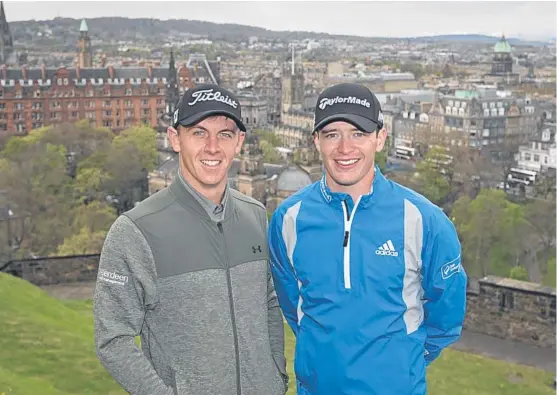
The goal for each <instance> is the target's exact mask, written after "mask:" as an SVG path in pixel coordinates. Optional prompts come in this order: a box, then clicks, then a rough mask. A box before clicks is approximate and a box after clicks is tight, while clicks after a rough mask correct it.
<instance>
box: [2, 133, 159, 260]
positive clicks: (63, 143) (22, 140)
mask: <svg viewBox="0 0 557 395" xmlns="http://www.w3.org/2000/svg"><path fill="white" fill-rule="evenodd" d="M156 161H157V151H156V141H155V132H154V131H153V130H152V129H150V128H146V127H135V128H129V129H127V130H125V131H124V132H122V134H121V135H119V136H117V137H114V135H113V134H112V132H111V131H109V130H107V129H103V128H100V129H97V128H93V127H91V126H90V125H89V124H88V123H87V122H78V123H77V124H75V125H70V124H63V125H57V126H50V127H45V128H41V129H37V130H33V131H31V132H30V133H29V134H28V135H27V136H24V137H12V138H10V139H9V140H8V142H7V143H6V146H5V147H4V149H3V150H2V152H1V154H0V190H3V191H5V194H6V199H7V200H8V201H10V202H15V203H17V206H18V209H19V210H21V212H24V213H25V214H27V215H28V216H29V218H28V221H27V223H26V225H25V228H24V229H25V232H24V237H23V240H22V245H21V248H20V250H19V251H18V254H19V255H20V256H29V255H30V254H32V255H39V256H48V255H51V254H56V253H60V251H62V252H68V251H73V252H78V251H85V250H86V251H93V252H99V251H100V250H95V248H97V247H99V245H102V243H101V244H99V243H100V240H102V239H103V237H104V234H105V233H106V231H107V230H108V228H109V227H110V225H111V223H112V222H113V221H114V220H115V219H116V215H117V211H116V210H115V209H114V208H113V207H110V206H109V205H108V204H107V203H106V201H107V198H108V197H109V196H111V195H112V196H113V198H114V199H115V200H116V201H118V202H119V205H118V209H119V211H121V210H125V209H129V208H131V207H133V204H134V203H135V202H136V201H139V200H141V199H143V198H144V195H145V194H146V193H144V191H146V185H145V184H146V174H147V172H148V171H150V170H152V169H153V168H154V167H155V165H156ZM101 236H102V237H101ZM87 240H88V241H89V242H90V244H86V241H87ZM4 242H6V241H5V240H4ZM82 247H83V248H82ZM2 250H4V248H1V249H0V253H2Z"/></svg>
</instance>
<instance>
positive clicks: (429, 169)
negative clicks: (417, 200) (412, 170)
mask: <svg viewBox="0 0 557 395" xmlns="http://www.w3.org/2000/svg"><path fill="white" fill-rule="evenodd" d="M445 155H446V151H445V150H444V149H442V148H432V149H430V150H429V151H428V152H427V154H426V156H425V158H424V160H422V161H420V162H419V163H418V165H417V166H416V169H417V171H418V174H419V181H418V182H419V185H420V186H419V187H418V190H419V192H421V193H422V194H423V195H424V196H425V197H427V198H428V199H429V200H431V201H432V202H433V203H435V204H440V203H441V202H442V201H443V199H444V198H445V197H446V196H447V194H448V193H449V191H450V186H449V183H448V181H447V179H446V177H445V175H444V174H443V173H444V172H446V171H447V170H446V167H447V166H445V165H444V164H443V163H444V162H446V158H445ZM449 166H450V165H449Z"/></svg>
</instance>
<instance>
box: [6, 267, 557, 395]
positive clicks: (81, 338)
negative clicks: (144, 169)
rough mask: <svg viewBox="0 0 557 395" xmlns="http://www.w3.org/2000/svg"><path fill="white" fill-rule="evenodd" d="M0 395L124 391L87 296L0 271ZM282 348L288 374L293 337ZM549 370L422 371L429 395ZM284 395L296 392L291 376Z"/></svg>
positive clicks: (488, 388)
mask: <svg viewBox="0 0 557 395" xmlns="http://www.w3.org/2000/svg"><path fill="white" fill-rule="evenodd" d="M0 300H1V303H0V395H4V394H5V395H74V394H80V395H117V394H118V395H124V394H126V392H124V391H123V390H121V389H120V388H119V386H118V385H117V384H116V383H115V382H114V381H113V380H112V379H111V378H110V377H109V376H108V374H107V373H106V371H105V370H104V368H103V367H102V366H101V365H100V363H99V362H98V360H97V358H96V356H95V352H94V347H93V327H92V313H91V301H64V302H61V301H58V300H56V299H53V298H51V297H49V296H48V295H47V294H46V293H45V292H43V291H42V290H40V289H39V288H37V287H34V286H32V285H29V284H28V283H26V282H25V281H22V280H19V279H16V278H13V277H11V276H8V275H5V274H2V273H0ZM285 330H286V335H287V345H286V351H287V356H288V359H289V362H288V369H289V373H290V375H291V377H293V373H292V355H293V351H294V338H293V336H292V332H291V331H290V328H288V327H285ZM552 379H553V375H552V374H550V373H547V372H543V371H539V370H536V369H533V368H528V367H523V366H518V365H512V364H508V363H505V362H500V361H496V360H491V359H487V358H483V357H480V356H475V355H471V354H467V353H463V352H459V351H455V350H446V351H444V352H443V354H442V355H441V357H440V358H439V360H438V361H436V362H434V363H433V364H432V365H431V367H430V368H429V371H428V382H429V391H428V395H445V394H451V395H545V394H548V395H549V394H554V393H555V392H554V390H552V389H551V388H550V387H549V385H550V384H551V383H552ZM291 382H292V384H291V388H290V391H289V392H288V394H289V395H294V394H295V391H294V379H292V380H291Z"/></svg>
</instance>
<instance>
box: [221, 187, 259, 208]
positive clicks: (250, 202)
mask: <svg viewBox="0 0 557 395" xmlns="http://www.w3.org/2000/svg"><path fill="white" fill-rule="evenodd" d="M229 191H230V198H231V199H234V204H235V205H237V206H238V207H239V208H240V209H241V210H255V211H265V206H264V205H263V204H262V203H261V202H259V201H258V200H255V199H254V198H252V197H250V196H247V195H244V194H243V193H241V192H239V191H237V190H236V189H232V188H230V190H229Z"/></svg>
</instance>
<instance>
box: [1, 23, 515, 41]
mask: <svg viewBox="0 0 557 395" xmlns="http://www.w3.org/2000/svg"><path fill="white" fill-rule="evenodd" d="M80 22H81V20H80V19H73V18H54V19H51V20H42V21H35V20H32V21H15V22H10V28H11V30H12V35H13V36H14V39H15V40H16V41H18V42H25V41H28V40H36V39H37V37H38V36H37V34H38V33H40V34H41V35H43V34H44V33H45V32H48V34H51V39H52V40H55V41H58V42H61V40H65V39H66V38H69V39H72V44H73V42H74V41H73V39H74V38H75V36H76V35H77V34H78V33H79V26H80ZM87 24H88V26H89V31H90V35H91V36H92V37H94V38H95V39H99V40H102V41H108V40H115V41H133V40H143V41H145V42H153V43H155V42H158V43H162V42H165V41H166V40H168V39H169V37H173V38H174V39H176V38H178V37H182V38H186V37H187V36H188V35H193V36H201V37H206V38H208V39H212V40H215V41H217V40H222V41H228V42H241V41H245V40H246V39H247V38H248V37H250V36H257V37H259V38H260V39H266V40H281V41H291V40H302V39H314V40H320V39H345V40H350V41H374V40H378V41H385V40H387V41H389V40H393V41H398V40H404V38H389V37H361V36H351V35H334V34H328V33H317V32H307V31H273V30H269V29H264V28H261V27H254V26H247V25H239V24H232V23H226V24H222V23H213V22H204V21H196V20H188V19H174V20H165V21H162V20H159V19H147V18H138V19H131V18H123V17H102V18H91V19H87ZM48 34H47V35H48ZM43 37H44V36H43ZM407 39H408V40H416V41H429V42H432V41H439V42H442V41H467V42H478V43H482V42H483V43H490V42H493V43H495V42H496V41H497V40H498V39H499V37H491V36H486V35H475V34H468V35H439V36H432V37H425V36H424V37H408V38H407ZM509 42H510V43H511V44H513V43H514V44H517V43H520V44H524V43H525V42H524V41H521V40H519V39H509Z"/></svg>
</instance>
